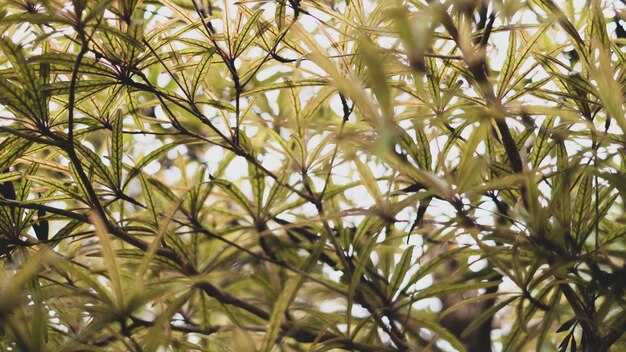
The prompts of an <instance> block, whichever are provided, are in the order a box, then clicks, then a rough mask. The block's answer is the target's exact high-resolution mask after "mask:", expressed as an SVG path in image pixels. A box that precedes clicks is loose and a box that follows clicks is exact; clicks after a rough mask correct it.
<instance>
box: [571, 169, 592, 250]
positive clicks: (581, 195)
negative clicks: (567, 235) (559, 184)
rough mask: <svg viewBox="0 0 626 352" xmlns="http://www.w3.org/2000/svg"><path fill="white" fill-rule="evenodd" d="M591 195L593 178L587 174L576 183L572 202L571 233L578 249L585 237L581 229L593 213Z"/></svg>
mask: <svg viewBox="0 0 626 352" xmlns="http://www.w3.org/2000/svg"><path fill="white" fill-rule="evenodd" d="M592 193H593V176H592V175H591V174H589V173H585V174H584V175H583V176H582V178H581V180H580V182H579V183H578V193H577V194H576V200H575V202H574V212H573V214H572V215H573V217H572V225H573V228H572V231H573V236H574V238H575V239H576V243H577V244H578V248H581V247H582V245H583V243H584V241H585V239H586V237H585V236H584V235H585V234H583V233H582V229H583V227H584V226H585V224H586V222H587V221H589V218H590V217H591V216H593V213H594V212H595V211H594V210H592V209H593V203H592V202H591V196H592Z"/></svg>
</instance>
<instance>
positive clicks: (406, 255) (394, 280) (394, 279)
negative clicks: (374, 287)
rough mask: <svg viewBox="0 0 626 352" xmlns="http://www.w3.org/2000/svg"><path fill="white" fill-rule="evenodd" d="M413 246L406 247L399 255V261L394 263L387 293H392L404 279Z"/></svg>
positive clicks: (409, 263)
mask: <svg viewBox="0 0 626 352" xmlns="http://www.w3.org/2000/svg"><path fill="white" fill-rule="evenodd" d="M413 249H414V246H409V247H407V248H406V249H405V250H404V252H403V253H402V257H400V261H399V262H398V263H397V264H396V268H395V270H394V271H393V276H391V280H390V281H389V289H390V291H389V293H390V294H393V293H396V292H398V290H400V285H401V284H402V282H403V281H404V279H405V276H406V273H407V272H408V270H409V268H410V267H411V259H412V258H413Z"/></svg>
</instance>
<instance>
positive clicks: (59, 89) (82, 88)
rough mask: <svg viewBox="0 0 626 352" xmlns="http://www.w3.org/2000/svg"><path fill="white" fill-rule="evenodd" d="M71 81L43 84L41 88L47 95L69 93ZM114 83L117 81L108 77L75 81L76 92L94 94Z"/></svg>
mask: <svg viewBox="0 0 626 352" xmlns="http://www.w3.org/2000/svg"><path fill="white" fill-rule="evenodd" d="M71 83H72V82H69V81H61V82H54V83H50V84H48V85H45V86H43V88H42V89H43V91H44V92H45V93H46V94H49V95H65V94H70V87H71ZM115 84H117V82H115V81H113V80H110V79H98V80H96V79H93V80H78V81H76V92H77V93H79V94H81V93H82V94H95V93H97V92H99V91H102V90H104V89H107V88H109V87H111V86H113V85H115Z"/></svg>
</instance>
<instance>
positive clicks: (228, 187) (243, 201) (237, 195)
mask: <svg viewBox="0 0 626 352" xmlns="http://www.w3.org/2000/svg"><path fill="white" fill-rule="evenodd" d="M211 182H212V183H214V184H216V185H217V186H218V187H220V188H221V189H222V191H224V192H225V193H226V194H227V195H228V196H230V197H231V199H232V200H234V201H235V202H237V203H238V204H239V205H240V206H241V208H243V210H245V211H246V213H248V214H249V215H251V216H253V217H254V210H253V209H252V207H251V206H250V201H249V200H248V198H246V196H245V195H244V194H243V193H242V192H241V191H240V190H239V188H237V187H236V186H235V185H234V184H232V183H231V182H229V181H226V180H223V179H221V180H220V179H216V180H212V181H211Z"/></svg>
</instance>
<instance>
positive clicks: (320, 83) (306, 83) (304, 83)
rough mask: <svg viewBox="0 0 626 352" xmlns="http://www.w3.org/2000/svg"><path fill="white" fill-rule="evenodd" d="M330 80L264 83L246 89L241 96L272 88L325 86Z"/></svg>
mask: <svg viewBox="0 0 626 352" xmlns="http://www.w3.org/2000/svg"><path fill="white" fill-rule="evenodd" d="M328 83H329V82H328V80H326V79H322V78H319V79H303V80H299V81H285V82H282V83H273V84H263V85H261V86H259V87H256V88H253V89H250V90H245V91H244V92H243V93H242V94H241V97H242V98H245V97H249V96H253V95H257V94H260V93H265V92H268V91H271V90H277V89H285V88H296V87H309V86H313V87H315V86H325V85H328Z"/></svg>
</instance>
